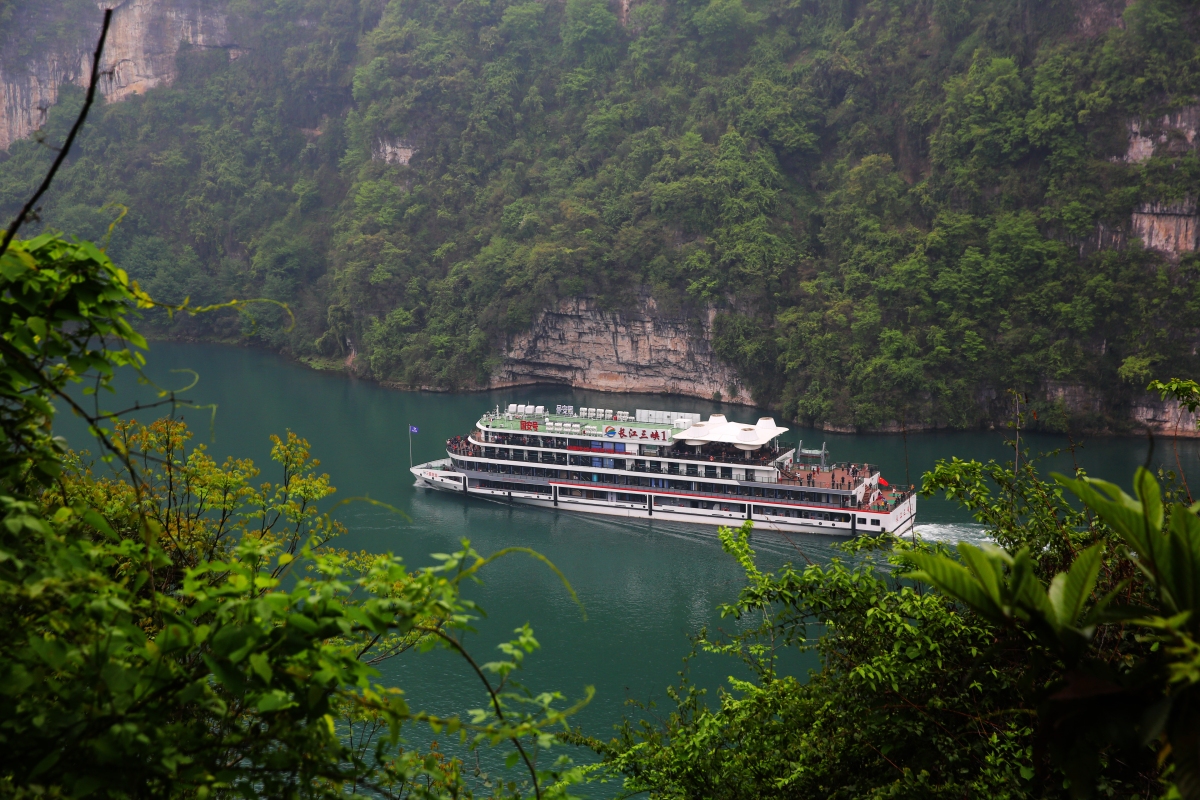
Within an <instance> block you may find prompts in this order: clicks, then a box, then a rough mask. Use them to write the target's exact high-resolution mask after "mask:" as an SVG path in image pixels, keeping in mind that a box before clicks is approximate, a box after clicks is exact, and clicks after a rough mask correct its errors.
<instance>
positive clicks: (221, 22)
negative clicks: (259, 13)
mask: <svg viewBox="0 0 1200 800" xmlns="http://www.w3.org/2000/svg"><path fill="white" fill-rule="evenodd" d="M223 6H224V3H223V2H221V1H220V0H109V2H100V3H98V4H97V9H98V11H97V13H96V21H95V24H94V26H93V27H94V28H95V31H94V33H93V34H92V35H91V36H89V37H84V38H83V39H80V40H79V41H77V42H74V43H60V45H59V46H57V47H55V46H50V47H48V48H46V49H45V50H44V51H42V52H40V53H39V54H38V55H37V56H35V57H34V58H33V59H32V60H30V61H28V62H27V63H24V64H21V65H19V66H17V67H15V68H14V67H12V66H11V65H10V66H8V67H7V68H3V67H0V150H7V149H8V147H9V145H11V144H12V143H13V142H14V141H16V140H18V139H23V138H25V137H27V136H29V135H30V134H31V133H33V132H34V131H36V130H37V129H38V128H40V127H41V126H42V124H43V123H44V122H45V120H46V113H47V111H48V110H49V108H50V107H51V106H52V105H54V103H55V102H57V100H58V91H59V87H60V86H62V85H63V84H67V83H74V84H77V85H80V86H86V85H87V83H88V81H89V80H90V79H91V68H92V65H91V57H92V56H91V52H92V49H93V47H94V42H95V39H96V38H97V36H98V35H99V32H100V19H101V13H100V10H102V9H104V8H106V7H111V8H113V9H114V10H113V19H112V24H111V27H110V29H109V33H108V41H107V43H106V45H105V48H104V57H103V61H102V62H101V73H102V76H101V79H100V82H99V84H98V88H99V90H100V92H101V94H103V95H104V97H105V98H106V99H107V100H108V101H109V102H113V101H117V100H123V99H125V98H127V97H129V96H131V95H135V94H141V93H143V92H145V91H146V90H148V89H151V88H153V87H155V86H158V85H160V84H167V83H170V82H171V81H172V80H173V79H174V77H175V54H176V53H177V52H178V51H179V47H180V45H181V44H183V43H187V44H189V45H191V46H193V47H213V48H223V49H226V50H229V51H230V56H231V57H234V58H236V57H237V54H238V51H237V48H236V44H235V43H234V42H233V40H232V38H231V36H230V34H229V27H228V24H227V20H226V15H225V13H224V12H223V10H222V9H223Z"/></svg>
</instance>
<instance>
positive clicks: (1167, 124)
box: [1101, 106, 1200, 257]
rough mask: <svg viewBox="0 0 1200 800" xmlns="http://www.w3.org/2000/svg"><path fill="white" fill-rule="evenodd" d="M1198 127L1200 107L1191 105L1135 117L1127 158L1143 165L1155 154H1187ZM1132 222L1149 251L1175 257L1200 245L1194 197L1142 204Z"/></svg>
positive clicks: (1199, 229)
mask: <svg viewBox="0 0 1200 800" xmlns="http://www.w3.org/2000/svg"><path fill="white" fill-rule="evenodd" d="M1198 129H1200V106H1189V107H1187V108H1183V109H1180V110H1178V111H1176V112H1174V113H1172V114H1167V115H1166V116H1164V117H1162V118H1160V119H1151V120H1142V119H1136V120H1132V121H1131V122H1130V123H1129V146H1128V148H1127V150H1126V152H1125V157H1124V159H1125V161H1126V162H1127V163H1130V164H1140V163H1142V162H1144V161H1147V160H1149V159H1150V158H1151V157H1153V156H1155V155H1158V156H1181V155H1184V154H1186V153H1187V152H1189V151H1190V150H1192V149H1194V148H1195V146H1196V135H1197V130H1198ZM1130 222H1131V226H1130V227H1131V235H1133V236H1136V237H1138V238H1140V239H1141V240H1142V245H1143V246H1144V247H1145V248H1146V249H1148V250H1158V251H1160V252H1162V253H1165V254H1167V255H1168V256H1171V257H1175V256H1178V255H1179V254H1181V253H1187V252H1191V251H1193V250H1195V249H1196V247H1197V244H1200V239H1198V237H1200V215H1198V214H1197V209H1196V200H1195V199H1194V198H1184V199H1182V200H1174V201H1166V202H1153V201H1152V202H1145V203H1141V204H1139V205H1138V206H1137V208H1135V209H1134V212H1133V219H1132V220H1131V221H1130ZM1101 237H1102V238H1103V231H1101Z"/></svg>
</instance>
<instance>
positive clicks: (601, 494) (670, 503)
mask: <svg viewBox="0 0 1200 800" xmlns="http://www.w3.org/2000/svg"><path fill="white" fill-rule="evenodd" d="M477 485H478V486H479V488H481V489H498V490H500V491H503V492H526V493H529V494H541V495H546V496H547V497H549V496H550V494H551V489H550V487H549V486H540V485H538V484H531V483H512V482H510V481H490V480H481V481H479V482H478V484H477ZM558 496H559V497H560V498H568V499H571V498H577V499H581V500H601V501H604V502H609V503H638V504H641V505H643V506H644V505H645V504H646V495H644V494H632V493H629V492H609V491H603V490H596V489H576V488H562V489H560V490H559V492H558ZM654 506H655V507H656V508H695V509H701V510H708V511H726V512H730V513H736V514H745V513H746V505H745V503H726V502H722V501H720V500H693V499H691V498H687V497H655V498H654ZM753 512H754V513H755V514H757V515H759V516H772V517H790V518H794V519H813V520H822V521H825V522H850V516H851V515H850V514H845V513H841V512H837V511H810V510H808V509H802V508H777V507H775V506H757V505H756V506H753ZM858 523H859V524H860V525H866V524H867V518H866V517H859V518H858ZM871 524H872V525H878V524H879V520H878V519H877V518H876V519H872V520H871Z"/></svg>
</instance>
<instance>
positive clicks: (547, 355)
mask: <svg viewBox="0 0 1200 800" xmlns="http://www.w3.org/2000/svg"><path fill="white" fill-rule="evenodd" d="M715 316H716V311H715V309H711V308H710V309H707V310H706V311H705V312H704V314H703V316H702V318H701V319H700V320H699V321H696V320H690V319H688V318H687V317H686V316H684V315H681V314H666V313H663V312H662V311H660V309H659V308H658V306H657V304H656V303H655V302H654V300H653V299H652V298H649V297H646V298H643V299H642V300H641V301H640V302H639V303H638V305H637V307H635V308H631V309H624V310H621V311H606V310H604V309H601V308H599V307H598V306H597V305H596V304H595V303H594V301H591V300H589V299H587V298H581V299H574V300H564V301H561V302H560V303H559V304H558V306H557V307H555V308H553V309H551V310H549V311H544V312H542V313H541V314H540V315H539V316H538V317H537V319H535V320H534V323H533V325H532V327H531V328H530V330H528V331H526V332H524V333H520V334H516V335H514V336H512V337H510V339H509V341H508V343H507V347H506V348H505V360H504V363H503V365H502V366H501V367H500V369H499V370H498V372H497V373H496V374H495V375H494V376H493V378H492V382H491V385H492V386H493V387H503V386H519V385H522V384H531V383H565V384H569V385H571V386H576V387H579V388H581V389H594V390H599V391H605V392H650V393H664V394H681V395H688V396H691V397H703V398H705V399H709V398H712V397H714V396H715V395H717V394H719V395H720V396H721V399H723V400H725V401H726V402H730V403H745V404H750V403H751V399H750V395H749V393H748V392H747V391H746V390H745V389H744V388H742V386H741V385H740V383H739V381H738V377H737V374H736V373H735V372H734V371H733V370H732V369H731V368H730V367H727V366H726V365H724V364H722V363H721V362H720V361H719V360H718V359H717V357H716V354H715V353H713V350H712V323H713V319H714V318H715Z"/></svg>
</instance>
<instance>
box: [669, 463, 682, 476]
mask: <svg viewBox="0 0 1200 800" xmlns="http://www.w3.org/2000/svg"><path fill="white" fill-rule="evenodd" d="M667 474H668V475H678V474H679V464H677V463H675V462H674V461H671V462H669V463H668V464H667Z"/></svg>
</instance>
